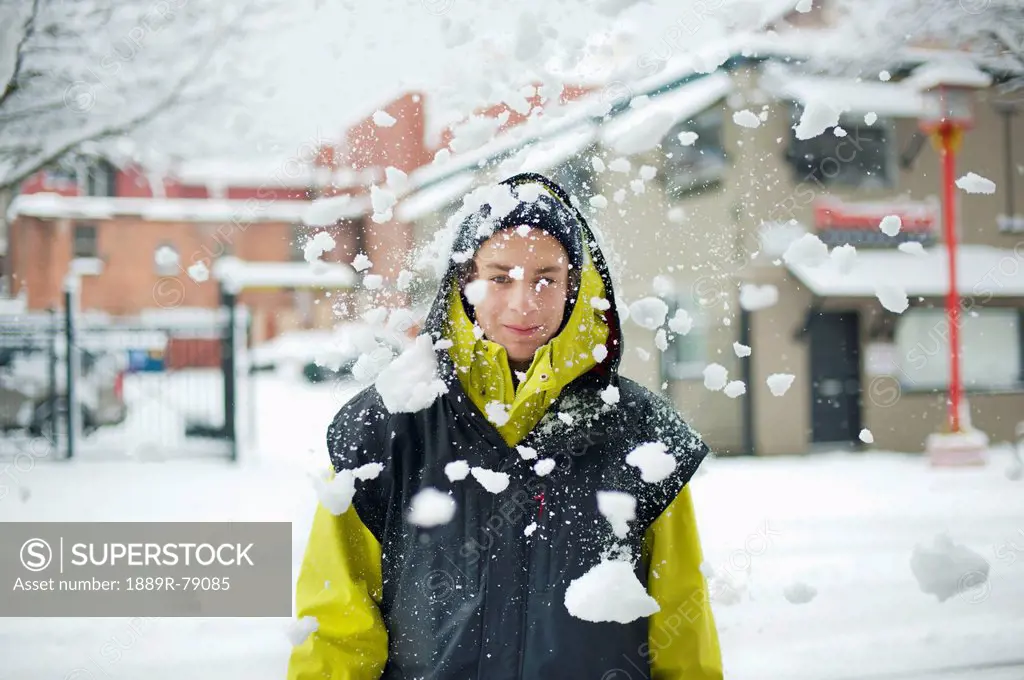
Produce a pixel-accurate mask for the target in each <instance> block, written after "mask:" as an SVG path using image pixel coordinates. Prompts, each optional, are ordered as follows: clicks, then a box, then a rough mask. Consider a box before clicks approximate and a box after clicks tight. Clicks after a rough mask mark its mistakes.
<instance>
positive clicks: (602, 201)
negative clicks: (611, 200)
mask: <svg viewBox="0 0 1024 680" xmlns="http://www.w3.org/2000/svg"><path fill="white" fill-rule="evenodd" d="M590 207H591V208H597V209H598V210H604V209H605V208H607V207H608V199H607V198H605V197H604V196H601V195H600V194H598V195H597V196H591V197H590Z"/></svg>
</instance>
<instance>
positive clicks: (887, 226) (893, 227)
mask: <svg viewBox="0 0 1024 680" xmlns="http://www.w3.org/2000/svg"><path fill="white" fill-rule="evenodd" d="M902 226H903V220H901V219H900V216H899V215H886V216H885V217H883V218H882V221H881V222H880V223H879V224H878V228H879V229H881V230H882V233H883V234H885V235H886V236H895V235H896V234H898V233H900V227H902Z"/></svg>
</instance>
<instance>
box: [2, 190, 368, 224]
mask: <svg viewBox="0 0 1024 680" xmlns="http://www.w3.org/2000/svg"><path fill="white" fill-rule="evenodd" d="M310 205H312V201H286V200H272V199H267V200H258V199H234V200H225V199H205V198H121V197H115V198H109V197H105V196H61V195H59V194H54V193H48V192H44V193H38V194H23V195H20V196H18V197H16V198H15V199H14V201H13V202H12V203H11V207H10V210H9V211H8V215H7V218H8V219H9V220H13V219H14V218H15V217H17V216H18V215H25V216H27V217H39V218H43V219H60V218H80V219H110V218H113V217H117V216H121V215H137V216H139V217H141V218H143V219H145V220H152V221H163V222H232V221H237V222H294V223H302V221H303V216H304V215H305V213H306V210H308V209H309V206H310ZM368 210H369V199H367V198H365V197H359V198H354V199H353V200H352V201H350V203H349V209H348V213H347V214H345V215H340V216H339V219H341V218H342V217H359V216H361V215H364V214H366V212H367V211H368Z"/></svg>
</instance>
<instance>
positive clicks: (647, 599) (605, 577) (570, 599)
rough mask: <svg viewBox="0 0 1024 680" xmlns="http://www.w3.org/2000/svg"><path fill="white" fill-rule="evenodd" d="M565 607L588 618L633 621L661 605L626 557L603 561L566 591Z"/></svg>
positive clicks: (598, 621)
mask: <svg viewBox="0 0 1024 680" xmlns="http://www.w3.org/2000/svg"><path fill="white" fill-rule="evenodd" d="M565 608H566V609H567V610H568V611H569V613H570V614H571V615H572V616H574V617H576V618H578V619H582V620H584V621H591V622H594V623H604V622H612V621H614V622H616V623H630V622H631V621H635V620H637V619H639V618H643V617H645V616H650V615H651V614H654V613H656V612H658V611H660V609H661V607H659V606H658V603H657V601H655V599H654V598H653V597H651V596H650V595H648V594H647V591H646V590H644V586H643V584H641V583H640V581H639V580H638V579H637V577H636V574H635V573H634V572H633V565H632V564H630V563H629V562H627V561H625V560H602V561H601V563H600V564H598V565H597V566H595V567H592V568H591V569H590V570H589V571H588V572H587V573H585V574H584V575H583V576H580V577H579V578H577V579H573V581H572V582H571V583H570V584H569V587H568V588H566V591H565Z"/></svg>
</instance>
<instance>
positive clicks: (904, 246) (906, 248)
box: [896, 241, 925, 255]
mask: <svg viewBox="0 0 1024 680" xmlns="http://www.w3.org/2000/svg"><path fill="white" fill-rule="evenodd" d="M896 249H897V250H898V251H900V252H901V253H906V254H907V255H924V254H925V253H924V246H923V245H921V243H920V242H919V241H905V242H903V243H901V244H899V245H898V246H896Z"/></svg>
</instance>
